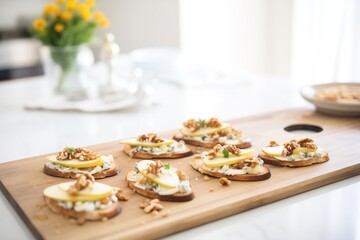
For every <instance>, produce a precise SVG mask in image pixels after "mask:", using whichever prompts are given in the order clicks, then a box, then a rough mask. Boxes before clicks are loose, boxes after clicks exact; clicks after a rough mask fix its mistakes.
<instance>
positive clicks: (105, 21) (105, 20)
mask: <svg viewBox="0 0 360 240" xmlns="http://www.w3.org/2000/svg"><path fill="white" fill-rule="evenodd" d="M99 24H100V26H101V27H103V28H107V27H109V25H110V22H109V20H108V19H107V18H103V19H102V20H101V21H100V22H99Z"/></svg>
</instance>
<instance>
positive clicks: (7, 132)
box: [0, 77, 360, 239]
mask: <svg viewBox="0 0 360 240" xmlns="http://www.w3.org/2000/svg"><path fill="white" fill-rule="evenodd" d="M44 88H45V80H44V79H43V78H42V77H36V78H27V79H20V80H14V81H7V82H1V83H0V153H1V156H2V157H1V158H0V163H2V162H8V161H13V160H17V159H22V158H27V157H30V156H36V155H40V154H44V153H47V152H56V151H58V150H59V149H62V148H63V147H64V146H65V145H73V146H87V145H93V144H98V143H102V142H107V141H113V140H118V139H122V138H127V137H131V136H136V135H138V134H140V133H143V132H150V131H151V132H160V131H164V130H169V129H176V128H178V127H179V123H181V122H183V121H184V120H186V119H187V118H190V117H211V116H221V120H227V119H232V118H238V117H243V116H249V115H254V114H258V113H263V112H270V111H275V110H280V109H284V108H291V107H297V106H305V107H307V108H308V109H309V111H311V110H312V109H313V107H312V106H311V105H309V104H307V103H306V102H305V101H303V100H302V99H301V97H300V95H299V94H298V91H299V86H297V85H296V84H294V83H291V82H290V81H288V80H286V79H278V78H269V77H257V78H246V77H244V79H242V80H240V81H238V82H236V83H234V82H221V81H219V82H211V83H207V84H206V85H205V86H204V87H201V88H200V87H199V86H197V85H178V84H169V83H163V82H160V83H158V84H157V85H156V86H155V87H154V92H153V94H152V95H151V96H150V97H149V101H147V103H146V104H145V105H143V106H142V107H138V108H134V109H128V110H123V111H115V112H106V113H101V114H99V113H83V112H75V111H67V112H55V111H31V110H25V109H24V107H23V106H24V104H25V103H27V102H28V101H32V100H34V99H36V98H38V97H39V96H41V94H42V93H43V89H44ZM0 201H1V205H0V214H1V216H2V217H1V218H0V232H1V236H2V238H3V239H32V238H33V236H32V235H31V233H30V232H29V230H28V229H27V228H26V226H25V225H24V223H23V222H22V220H21V219H20V218H19V217H18V215H17V214H16V212H15V211H14V209H13V208H12V207H11V206H10V204H9V203H8V201H7V200H6V198H5V197H4V195H3V194H2V193H1V194H0ZM224 236H226V237H229V238H236V239H239V238H241V239H360V176H356V177H353V178H349V179H346V180H343V181H340V182H337V183H334V184H330V185H328V186H325V187H321V188H318V189H315V190H312V191H309V192H306V193H302V194H299V195H297V196H293V197H290V198H287V199H284V200H281V201H278V202H275V203H272V204H268V205H266V206H263V207H259V208H256V209H253V210H249V211H246V212H244V213H240V214H236V215H234V216H231V217H228V218H224V219H221V220H218V221H215V222H212V223H209V224H205V225H202V226H199V227H196V228H193V229H190V230H187V231H183V232H181V233H177V234H174V235H171V236H168V237H166V239H184V238H186V239H218V238H221V237H224Z"/></svg>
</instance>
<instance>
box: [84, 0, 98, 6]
mask: <svg viewBox="0 0 360 240" xmlns="http://www.w3.org/2000/svg"><path fill="white" fill-rule="evenodd" d="M85 4H86V5H87V6H88V7H90V8H92V7H94V6H95V5H96V1H95V0H86V2H85Z"/></svg>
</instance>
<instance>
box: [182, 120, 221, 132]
mask: <svg viewBox="0 0 360 240" xmlns="http://www.w3.org/2000/svg"><path fill="white" fill-rule="evenodd" d="M183 126H184V127H186V128H188V129H189V130H190V131H192V132H196V131H197V130H199V129H200V128H206V127H210V128H218V127H221V122H219V120H218V119H217V118H214V117H212V118H210V119H209V120H204V119H198V120H195V119H193V118H191V119H189V120H187V121H186V122H184V123H183Z"/></svg>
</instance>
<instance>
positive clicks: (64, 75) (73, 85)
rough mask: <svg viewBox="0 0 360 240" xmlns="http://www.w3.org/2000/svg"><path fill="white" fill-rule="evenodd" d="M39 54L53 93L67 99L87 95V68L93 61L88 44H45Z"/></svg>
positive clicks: (80, 97)
mask: <svg viewBox="0 0 360 240" xmlns="http://www.w3.org/2000/svg"><path fill="white" fill-rule="evenodd" d="M41 55H42V59H43V65H44V72H45V77H46V79H47V80H48V83H49V86H50V89H51V91H52V93H53V94H55V95H63V96H66V97H68V98H69V99H83V98H86V97H87V88H88V85H89V76H88V70H89V68H90V67H91V66H92V65H93V63H94V55H93V53H92V51H91V49H90V47H89V46H87V45H81V46H69V47H52V46H45V47H43V49H42V54H41Z"/></svg>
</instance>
